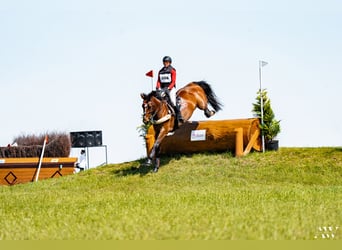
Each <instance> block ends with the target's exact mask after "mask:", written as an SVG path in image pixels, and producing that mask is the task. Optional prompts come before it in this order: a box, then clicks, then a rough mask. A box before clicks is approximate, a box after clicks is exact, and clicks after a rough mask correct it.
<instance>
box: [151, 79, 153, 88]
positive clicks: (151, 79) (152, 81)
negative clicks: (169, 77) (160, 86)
mask: <svg viewBox="0 0 342 250" xmlns="http://www.w3.org/2000/svg"><path fill="white" fill-rule="evenodd" d="M151 91H153V76H152V77H151Z"/></svg>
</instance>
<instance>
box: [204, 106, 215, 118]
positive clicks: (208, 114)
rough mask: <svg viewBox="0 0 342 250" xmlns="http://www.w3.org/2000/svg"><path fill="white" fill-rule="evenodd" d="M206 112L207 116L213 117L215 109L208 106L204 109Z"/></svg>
mask: <svg viewBox="0 0 342 250" xmlns="http://www.w3.org/2000/svg"><path fill="white" fill-rule="evenodd" d="M204 114H205V116H206V117H207V118H209V117H212V116H213V115H215V111H214V110H209V109H208V108H206V109H204Z"/></svg>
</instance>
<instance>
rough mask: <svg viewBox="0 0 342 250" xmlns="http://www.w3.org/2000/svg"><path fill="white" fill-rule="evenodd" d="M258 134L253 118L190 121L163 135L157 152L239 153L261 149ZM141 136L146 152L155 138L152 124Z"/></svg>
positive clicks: (241, 154)
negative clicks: (143, 137) (169, 133)
mask: <svg viewBox="0 0 342 250" xmlns="http://www.w3.org/2000/svg"><path fill="white" fill-rule="evenodd" d="M259 135H260V127H259V119H257V118H249V119H235V120H216V121H215V120H214V121H191V122H186V123H184V124H183V125H182V126H181V127H180V128H179V129H177V130H176V131H175V133H174V134H173V135H172V136H168V137H166V138H165V139H164V140H163V141H162V143H161V148H160V150H161V154H189V153H198V152H224V151H233V152H234V151H235V154H236V155H237V156H243V155H245V154H247V153H248V152H249V151H250V150H251V149H254V150H256V151H261V140H260V136H259ZM237 138H239V139H238V140H237ZM145 139H146V151H147V154H148V155H149V154H150V152H151V150H152V147H153V144H154V141H155V138H154V130H153V126H151V127H150V128H149V130H148V133H147V135H146V138H145ZM244 149H245V150H244Z"/></svg>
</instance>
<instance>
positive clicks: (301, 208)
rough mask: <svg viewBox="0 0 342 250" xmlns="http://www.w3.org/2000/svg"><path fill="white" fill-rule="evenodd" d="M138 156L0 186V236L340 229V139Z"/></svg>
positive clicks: (262, 234)
mask: <svg viewBox="0 0 342 250" xmlns="http://www.w3.org/2000/svg"><path fill="white" fill-rule="evenodd" d="M142 162H143V160H138V161H134V162H127V163H122V164H115V165H107V166H103V167H99V168H96V169H93V170H89V171H86V172H83V173H80V174H77V175H72V176H67V177H63V178H59V179H50V180H46V181H40V182H38V183H28V184H22V185H17V186H12V187H6V186H1V187H0V199H1V204H0V221H1V226H0V239H314V238H315V236H317V238H318V239H321V238H322V233H329V235H330V236H331V235H332V233H333V234H334V238H335V239H342V209H341V208H342V149H341V148H281V149H280V151H278V152H267V153H265V154H261V153H251V154H249V155H248V156H246V157H243V158H235V157H232V156H231V154H229V153H223V154H196V155H192V156H178V157H175V158H163V160H162V167H161V169H160V171H159V172H158V173H157V174H153V173H151V172H150V170H151V168H150V167H147V166H142V165H141V163H142ZM329 226H331V227H332V229H331V230H332V231H330V229H329V228H326V230H327V231H326V232H324V228H323V227H329ZM336 227H338V228H336ZM320 229H321V231H320Z"/></svg>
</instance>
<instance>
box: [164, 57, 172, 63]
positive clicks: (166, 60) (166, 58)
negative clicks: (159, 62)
mask: <svg viewBox="0 0 342 250" xmlns="http://www.w3.org/2000/svg"><path fill="white" fill-rule="evenodd" d="M163 62H170V63H172V59H171V57H169V56H164V58H163Z"/></svg>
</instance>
